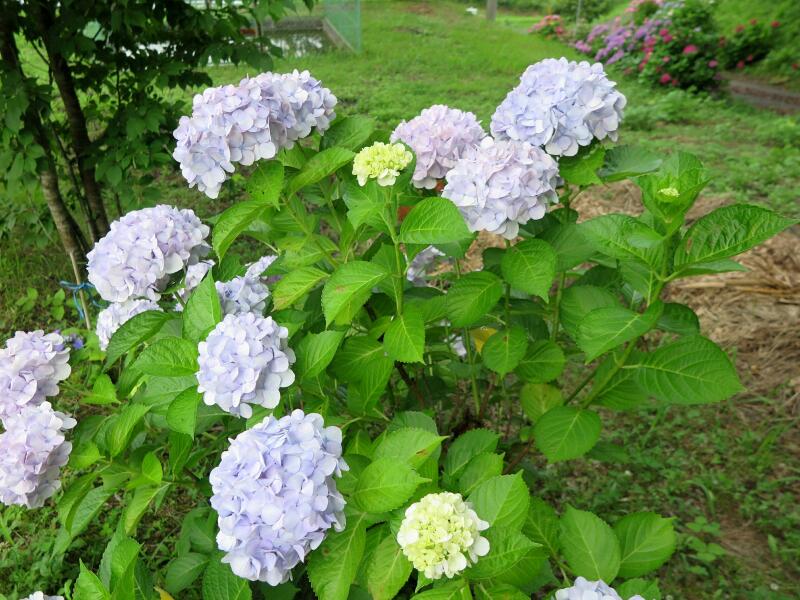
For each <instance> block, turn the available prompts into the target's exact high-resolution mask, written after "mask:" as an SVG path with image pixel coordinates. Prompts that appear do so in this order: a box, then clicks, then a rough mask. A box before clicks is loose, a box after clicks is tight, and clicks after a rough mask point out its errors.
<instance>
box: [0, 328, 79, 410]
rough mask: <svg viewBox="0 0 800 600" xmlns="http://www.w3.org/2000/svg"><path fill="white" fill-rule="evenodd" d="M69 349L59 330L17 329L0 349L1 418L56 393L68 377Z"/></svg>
mask: <svg viewBox="0 0 800 600" xmlns="http://www.w3.org/2000/svg"><path fill="white" fill-rule="evenodd" d="M69 353H70V349H69V346H67V345H66V344H65V342H64V338H63V337H61V335H59V334H58V333H48V334H45V333H44V332H43V331H41V330H38V331H32V332H23V331H18V332H17V333H16V334H15V335H14V337H13V338H11V339H9V340H8V341H7V342H6V347H5V348H2V349H0V420H3V421H5V419H6V418H7V417H8V416H10V415H12V414H14V413H16V412H17V411H19V410H20V409H21V408H23V407H25V406H36V405H38V404H41V403H42V402H44V400H45V398H47V397H48V396H55V395H57V394H58V384H59V382H61V381H63V380H65V379H66V378H67V377H69V374H70V372H71V368H70V366H69Z"/></svg>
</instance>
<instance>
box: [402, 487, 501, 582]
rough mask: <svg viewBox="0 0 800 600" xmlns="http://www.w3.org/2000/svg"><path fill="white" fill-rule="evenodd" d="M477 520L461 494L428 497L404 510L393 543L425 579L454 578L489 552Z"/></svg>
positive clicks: (482, 523) (481, 523) (483, 523)
mask: <svg viewBox="0 0 800 600" xmlns="http://www.w3.org/2000/svg"><path fill="white" fill-rule="evenodd" d="M488 528H489V523H487V522H486V521H483V520H481V518H480V517H479V516H478V515H477V514H476V513H475V511H474V510H473V509H472V507H471V505H470V504H469V503H467V502H465V501H464V499H463V498H462V497H461V494H454V493H452V492H441V493H438V494H428V495H427V496H425V497H423V498H422V500H420V501H419V502H415V503H414V504H412V505H411V506H409V507H408V508H407V509H406V512H405V518H404V519H403V522H402V523H401V524H400V529H399V530H398V532H397V543H398V544H400V548H401V549H402V551H403V554H405V556H406V558H408V560H409V561H411V563H412V564H413V565H414V568H416V569H417V570H418V571H421V572H423V573H424V574H425V577H427V578H428V579H440V578H441V577H442V576H444V577H448V578H449V577H454V576H456V575H457V574H458V573H460V572H461V571H463V570H464V569H466V568H467V567H468V566H470V565H471V564H474V563H475V562H477V561H478V559H479V558H480V557H481V556H485V555H486V554H487V553H488V552H489V540H487V539H486V538H485V537H482V536H481V533H480V532H481V531H484V530H486V529H488Z"/></svg>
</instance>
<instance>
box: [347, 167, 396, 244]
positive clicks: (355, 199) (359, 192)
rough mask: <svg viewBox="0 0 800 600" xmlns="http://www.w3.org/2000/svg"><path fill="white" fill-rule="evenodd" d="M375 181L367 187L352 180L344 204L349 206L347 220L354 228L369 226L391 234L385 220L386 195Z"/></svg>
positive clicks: (370, 181) (368, 183) (368, 182)
mask: <svg viewBox="0 0 800 600" xmlns="http://www.w3.org/2000/svg"><path fill="white" fill-rule="evenodd" d="M383 190H384V188H382V187H380V186H379V185H378V182H377V181H375V180H374V179H370V180H369V181H367V183H366V185H363V186H361V185H358V181H356V180H355V179H351V180H349V181H348V182H347V184H346V186H345V190H344V203H345V204H346V205H347V220H348V221H350V223H351V225H352V226H353V227H354V228H356V229H357V228H359V227H360V226H361V225H364V224H367V225H369V226H370V227H373V228H375V229H377V230H378V231H381V232H384V233H387V234H388V233H390V232H389V228H388V227H387V225H386V222H385V221H384V220H383V217H384V211H385V210H386V209H387V206H386V193H385V192H384V191H383Z"/></svg>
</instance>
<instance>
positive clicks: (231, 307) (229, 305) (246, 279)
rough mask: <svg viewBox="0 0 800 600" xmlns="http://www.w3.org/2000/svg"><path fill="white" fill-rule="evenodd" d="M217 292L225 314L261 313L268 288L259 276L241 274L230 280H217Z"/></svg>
mask: <svg viewBox="0 0 800 600" xmlns="http://www.w3.org/2000/svg"><path fill="white" fill-rule="evenodd" d="M215 285H216V287H217V294H218V295H219V301H220V304H221V306H222V313H223V314H225V315H241V314H245V313H255V314H259V315H260V314H262V313H263V312H264V307H265V306H266V300H267V298H268V297H269V289H268V288H267V286H266V285H265V284H264V282H263V281H261V278H260V277H253V276H251V275H242V276H241V277H234V278H233V279H231V280H230V281H217V282H216V284H215Z"/></svg>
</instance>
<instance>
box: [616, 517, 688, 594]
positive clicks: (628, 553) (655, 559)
mask: <svg viewBox="0 0 800 600" xmlns="http://www.w3.org/2000/svg"><path fill="white" fill-rule="evenodd" d="M614 533H616V534H617V538H618V539H619V543H620V547H621V549H622V554H621V556H622V563H621V565H620V568H619V576H620V577H624V578H625V579H628V578H630V577H638V576H640V575H644V574H645V573H649V572H650V571H654V570H656V569H657V568H658V567H660V566H661V565H663V564H664V563H665V562H667V561H668V560H669V557H670V556H672V553H673V552H675V547H676V544H677V538H676V536H675V530H674V529H673V527H672V520H671V519H665V518H663V517H661V516H659V515H657V514H656V513H652V512H640V513H633V514H630V515H626V516H624V517H622V518H621V519H620V520H619V521H617V522H616V524H615V525H614Z"/></svg>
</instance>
